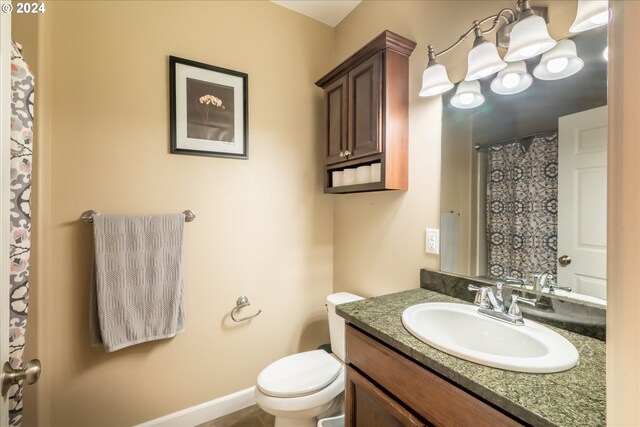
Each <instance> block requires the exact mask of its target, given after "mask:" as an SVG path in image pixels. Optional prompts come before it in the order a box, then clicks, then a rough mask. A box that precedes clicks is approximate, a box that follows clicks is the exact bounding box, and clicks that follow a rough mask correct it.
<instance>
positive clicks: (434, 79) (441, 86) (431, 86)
mask: <svg viewBox="0 0 640 427" xmlns="http://www.w3.org/2000/svg"><path fill="white" fill-rule="evenodd" d="M428 50H429V65H427V68H426V69H425V70H424V73H422V89H421V90H420V96H434V95H440V94H441V93H444V92H447V91H448V90H450V89H451V88H453V83H451V80H449V76H448V75H447V69H446V68H445V67H444V65H442V64H439V63H438V61H437V60H436V53H435V50H434V49H433V45H432V44H430V45H429V47H428Z"/></svg>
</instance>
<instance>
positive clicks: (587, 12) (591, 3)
mask: <svg viewBox="0 0 640 427" xmlns="http://www.w3.org/2000/svg"><path fill="white" fill-rule="evenodd" d="M610 17H611V14H610V12H609V2H608V1H607V0H578V12H577V13H576V20H575V21H573V24H571V27H570V28H569V31H571V32H572V33H579V32H582V31H586V30H590V29H592V28H596V27H599V26H601V25H605V24H607V23H608V22H609V18H610Z"/></svg>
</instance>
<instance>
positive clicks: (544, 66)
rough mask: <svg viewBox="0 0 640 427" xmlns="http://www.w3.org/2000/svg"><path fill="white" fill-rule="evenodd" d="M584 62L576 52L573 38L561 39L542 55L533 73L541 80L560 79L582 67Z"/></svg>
mask: <svg viewBox="0 0 640 427" xmlns="http://www.w3.org/2000/svg"><path fill="white" fill-rule="evenodd" d="M583 66H584V62H583V61H582V59H580V58H578V55H577V54H576V44H575V43H574V42H573V40H569V39H564V40H561V41H560V42H559V43H558V44H557V46H556V47H554V48H553V49H551V50H550V51H549V52H547V53H545V54H544V55H542V59H541V60H540V64H538V66H537V67H536V68H535V69H534V70H533V75H534V76H536V78H538V79H540V80H560V79H564V78H566V77H569V76H572V75H574V74H575V73H577V72H578V71H580V70H581V69H582V67H583Z"/></svg>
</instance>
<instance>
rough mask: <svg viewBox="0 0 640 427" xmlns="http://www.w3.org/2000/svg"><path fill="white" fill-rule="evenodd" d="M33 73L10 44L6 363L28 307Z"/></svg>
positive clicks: (12, 410) (17, 356)
mask: <svg viewBox="0 0 640 427" xmlns="http://www.w3.org/2000/svg"><path fill="white" fill-rule="evenodd" d="M33 100H34V76H33V73H32V72H31V69H30V68H29V65H27V63H26V62H25V60H24V58H23V57H22V47H21V46H20V45H19V44H17V43H15V42H14V43H12V46H11V178H10V180H11V201H10V210H11V225H10V230H11V231H10V233H11V234H10V249H9V255H10V257H11V261H10V286H11V289H10V311H9V316H10V319H9V363H11V366H12V367H13V368H14V369H18V368H22V354H23V351H24V346H25V331H26V326H27V313H28V307H29V252H30V248H31V235H30V233H31V161H32V144H33V113H34V111H33V108H34V107H33ZM9 400H10V402H9V425H10V426H19V425H20V424H21V423H22V384H19V385H17V386H12V387H11V388H10V389H9Z"/></svg>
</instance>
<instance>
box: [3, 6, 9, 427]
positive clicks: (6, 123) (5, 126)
mask: <svg viewBox="0 0 640 427" xmlns="http://www.w3.org/2000/svg"><path fill="white" fill-rule="evenodd" d="M6 3H9V4H11V2H9V1H1V2H0V4H1V5H0V7H1V8H2V10H5V4H6ZM0 70H1V72H0V224H4V225H5V226H3V227H0V278H1V279H0V368H1V367H2V365H4V363H5V362H7V361H8V360H9V197H10V195H9V159H10V156H9V147H10V146H11V140H10V139H9V138H10V130H11V73H10V70H11V14H10V13H4V12H0ZM8 425H9V403H8V401H7V398H6V397H2V396H0V427H6V426H8Z"/></svg>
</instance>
